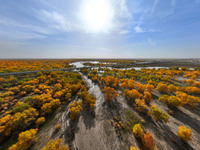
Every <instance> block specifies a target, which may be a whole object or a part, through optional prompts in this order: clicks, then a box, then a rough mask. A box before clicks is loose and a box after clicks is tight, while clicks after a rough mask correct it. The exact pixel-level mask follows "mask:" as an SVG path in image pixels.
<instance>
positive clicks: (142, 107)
mask: <svg viewBox="0 0 200 150" xmlns="http://www.w3.org/2000/svg"><path fill="white" fill-rule="evenodd" d="M134 106H135V107H136V110H137V111H139V112H144V113H145V112H147V111H148V106H147V105H146V103H145V101H144V100H143V99H142V100H141V99H136V100H135V104H134Z"/></svg>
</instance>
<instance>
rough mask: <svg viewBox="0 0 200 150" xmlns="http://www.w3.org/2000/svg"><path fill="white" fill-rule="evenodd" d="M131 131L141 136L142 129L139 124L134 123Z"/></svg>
mask: <svg viewBox="0 0 200 150" xmlns="http://www.w3.org/2000/svg"><path fill="white" fill-rule="evenodd" d="M133 133H134V135H135V136H136V137H139V138H142V137H143V134H144V133H143V129H142V127H141V125H140V124H136V125H134V127H133Z"/></svg>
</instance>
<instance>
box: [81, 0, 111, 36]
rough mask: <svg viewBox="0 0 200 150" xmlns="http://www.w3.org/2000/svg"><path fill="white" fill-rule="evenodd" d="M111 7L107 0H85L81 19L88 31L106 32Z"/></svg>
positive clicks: (109, 21)
mask: <svg viewBox="0 0 200 150" xmlns="http://www.w3.org/2000/svg"><path fill="white" fill-rule="evenodd" d="M112 18H113V9H112V7H111V5H110V3H109V2H108V1H107V0H87V1H85V4H84V7H83V20H84V24H85V25H86V26H87V29H88V31H90V32H107V31H108V30H109V29H110V26H111V20H112Z"/></svg>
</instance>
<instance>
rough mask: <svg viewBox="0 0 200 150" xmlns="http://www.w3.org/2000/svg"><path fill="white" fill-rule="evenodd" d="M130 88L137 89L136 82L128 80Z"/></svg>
mask: <svg viewBox="0 0 200 150" xmlns="http://www.w3.org/2000/svg"><path fill="white" fill-rule="evenodd" d="M128 87H129V88H130V89H134V88H135V81H134V80H133V79H130V80H128Z"/></svg>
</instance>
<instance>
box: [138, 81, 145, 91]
mask: <svg viewBox="0 0 200 150" xmlns="http://www.w3.org/2000/svg"><path fill="white" fill-rule="evenodd" d="M136 87H137V89H138V91H140V92H144V90H145V85H142V84H141V83H137V85H136Z"/></svg>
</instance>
